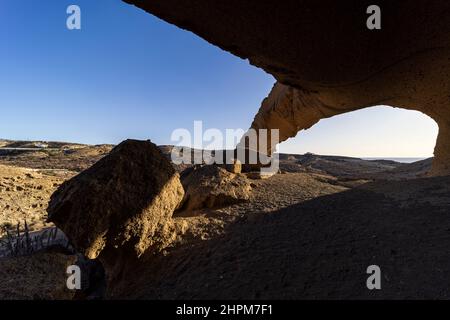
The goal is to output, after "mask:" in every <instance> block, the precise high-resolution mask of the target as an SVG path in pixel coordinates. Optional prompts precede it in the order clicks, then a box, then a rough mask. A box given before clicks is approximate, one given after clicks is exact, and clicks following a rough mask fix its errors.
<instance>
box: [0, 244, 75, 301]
mask: <svg viewBox="0 0 450 320" xmlns="http://www.w3.org/2000/svg"><path fill="white" fill-rule="evenodd" d="M75 261H76V256H73V255H64V254H61V253H56V252H46V253H43V252H41V253H37V254H34V255H32V256H26V257H17V258H5V259H0V299H1V300H17V299H20V300H23V299H34V300H42V299H46V300H70V299H72V298H73V296H74V291H71V290H68V289H67V287H66V279H67V274H66V270H67V267H68V266H69V265H72V264H74V263H75Z"/></svg>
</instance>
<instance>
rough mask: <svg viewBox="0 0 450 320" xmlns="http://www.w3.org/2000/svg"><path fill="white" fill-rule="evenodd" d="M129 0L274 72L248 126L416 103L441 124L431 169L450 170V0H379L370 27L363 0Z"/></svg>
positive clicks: (284, 134)
mask: <svg viewBox="0 0 450 320" xmlns="http://www.w3.org/2000/svg"><path fill="white" fill-rule="evenodd" d="M125 1H126V2H128V3H133V4H135V5H137V6H139V7H141V8H143V9H144V10H146V11H148V12H150V13H152V14H155V15H156V16H158V17H160V18H162V19H164V20H166V21H168V22H170V23H173V24H175V25H178V26H179V27H181V28H184V29H187V30H190V31H193V32H194V33H196V34H198V35H199V36H201V37H203V38H204V39H206V40H207V41H209V42H211V43H212V44H215V45H217V46H219V47H221V48H223V49H224V50H227V51H229V52H231V53H233V54H235V55H237V56H239V57H242V58H247V59H249V61H250V63H251V64H253V65H256V66H258V67H261V68H263V69H264V70H266V71H267V72H269V73H271V74H272V75H274V77H275V78H276V79H277V80H278V81H279V82H278V83H277V84H276V85H275V87H274V88H273V90H272V92H271V93H270V95H269V97H268V98H267V99H266V100H265V101H264V102H263V104H262V106H261V109H260V111H259V112H258V114H257V116H256V117H255V121H254V122H253V125H252V127H253V128H262V129H270V128H277V129H280V139H281V141H283V140H285V139H287V138H289V137H293V136H295V135H296V134H297V132H298V131H300V130H304V129H307V128H309V127H311V126H312V125H314V124H315V123H317V122H318V121H319V120H320V119H323V118H328V117H332V116H334V115H337V114H341V113H345V112H349V111H354V110H358V109H361V108H365V107H370V106H375V105H379V104H384V105H390V106H393V107H400V108H406V109H412V110H419V111H421V112H423V113H425V114H427V115H428V116H430V117H432V118H433V119H434V120H435V121H436V122H437V123H438V125H439V137H438V140H437V143H436V149H435V159H434V163H433V168H432V170H431V174H432V175H447V174H450V165H449V163H450V129H449V127H450V104H449V99H448V92H450V81H448V74H449V72H450V59H449V58H450V15H449V14H447V13H448V12H449V10H450V2H443V1H437V0H434V1H426V0H419V1H414V2H411V1H402V0H400V1H389V0H380V1H378V2H377V5H378V6H379V7H380V8H381V13H382V14H381V16H382V28H381V30H369V29H368V28H367V27H366V20H367V18H368V17H369V15H368V14H367V13H366V10H367V8H368V7H369V6H370V5H372V4H373V3H372V2H371V1H368V0H350V1H345V2H342V1H334V0H322V1H316V0H301V1H298V0H286V1H275V0H269V1H257V0H249V1H241V0H229V1H209V0H195V1H188V2H187V1H183V2H180V1H176V0H152V1H148V0H125ZM374 125H376V124H374ZM261 151H262V152H265V150H261Z"/></svg>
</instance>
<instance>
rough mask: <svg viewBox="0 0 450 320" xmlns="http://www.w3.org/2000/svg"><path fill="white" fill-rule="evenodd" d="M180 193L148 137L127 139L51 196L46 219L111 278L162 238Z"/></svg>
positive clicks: (167, 164) (173, 174) (175, 179)
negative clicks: (145, 138)
mask: <svg viewBox="0 0 450 320" xmlns="http://www.w3.org/2000/svg"><path fill="white" fill-rule="evenodd" d="M183 196H184V191H183V187H182V185H181V183H180V180H179V175H178V173H176V172H175V170H174V169H173V168H172V166H171V165H170V162H169V161H168V160H167V159H166V158H165V156H164V155H163V154H162V152H161V151H160V150H159V148H158V147H157V146H156V145H154V144H153V143H151V142H149V141H136V140H126V141H124V142H122V143H121V144H119V145H118V146H117V147H115V148H114V149H113V150H112V151H111V153H110V154H109V155H108V156H106V157H104V158H103V159H101V160H100V161H99V162H97V163H96V164H95V165H94V166H92V167H91V168H89V169H87V170H86V171H84V172H82V173H81V174H79V175H77V176H76V177H74V178H72V179H71V180H68V181H66V182H65V183H64V184H62V186H61V187H60V188H59V189H58V190H57V191H56V192H55V193H54V194H53V195H52V197H51V201H50V203H49V207H48V214H49V221H51V222H54V223H55V224H56V226H58V227H59V228H60V229H61V230H63V231H64V233H65V234H66V235H67V237H68V238H69V240H70V241H71V243H72V244H73V246H74V247H75V249H76V250H77V251H78V252H80V253H82V254H84V255H85V256H86V257H88V258H90V259H94V258H99V259H100V261H101V262H102V264H103V265H104V267H105V270H106V272H107V276H108V278H109V280H110V281H111V280H112V279H113V278H114V277H117V276H118V274H119V273H120V271H121V270H122V268H123V265H122V262H123V263H132V262H133V261H135V260H136V259H137V258H138V257H139V256H141V255H142V254H143V253H144V252H145V251H146V250H148V249H151V247H152V246H154V245H155V244H157V243H158V241H162V240H161V239H162V238H164V234H165V233H166V232H167V228H168V226H170V222H171V217H172V213H173V212H174V210H175V209H176V208H177V207H178V206H179V204H180V203H181V201H182V199H183Z"/></svg>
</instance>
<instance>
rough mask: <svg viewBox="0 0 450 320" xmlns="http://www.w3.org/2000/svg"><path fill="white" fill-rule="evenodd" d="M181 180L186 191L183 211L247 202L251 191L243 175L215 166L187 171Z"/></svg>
mask: <svg viewBox="0 0 450 320" xmlns="http://www.w3.org/2000/svg"><path fill="white" fill-rule="evenodd" d="M188 171H190V172H189V173H187V174H185V175H183V176H182V178H181V182H182V184H183V187H184V189H185V191H186V195H185V202H184V205H183V209H185V210H196V209H202V208H215V207H221V206H225V205H229V204H233V203H238V202H242V201H245V200H248V199H249V197H250V192H251V190H252V188H251V186H250V182H249V181H248V180H247V179H246V177H245V176H244V175H241V174H235V173H231V172H228V171H227V170H225V169H223V168H220V167H218V166H216V165H205V166H201V167H199V168H196V167H193V168H191V169H188Z"/></svg>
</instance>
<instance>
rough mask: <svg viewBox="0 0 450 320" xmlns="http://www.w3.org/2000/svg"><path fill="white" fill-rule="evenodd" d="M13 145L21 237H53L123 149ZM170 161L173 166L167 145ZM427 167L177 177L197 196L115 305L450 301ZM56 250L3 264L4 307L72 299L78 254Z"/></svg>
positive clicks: (13, 188)
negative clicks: (85, 181) (89, 175)
mask: <svg viewBox="0 0 450 320" xmlns="http://www.w3.org/2000/svg"><path fill="white" fill-rule="evenodd" d="M2 144H3V150H2V148H0V208H1V212H0V225H2V226H3V227H6V228H7V229H8V230H10V232H11V233H13V232H14V229H15V228H16V226H17V224H18V223H21V226H22V228H23V223H24V221H25V220H26V221H27V224H28V226H29V229H30V231H38V230H42V229H43V228H47V227H50V226H52V224H51V223H47V222H46V219H47V212H46V210H47V205H48V202H49V200H50V196H51V195H52V193H53V192H54V191H55V190H56V189H57V188H58V187H59V186H60V185H61V184H62V183H63V182H64V181H67V180H68V179H70V178H72V177H74V176H76V175H77V174H78V173H80V172H84V171H83V170H84V169H87V168H89V167H90V166H91V165H92V164H94V163H96V162H97V161H98V160H99V159H101V158H102V157H104V156H105V155H107V154H108V152H109V151H110V150H111V148H112V146H106V145H101V146H87V145H75V144H52V143H49V144H48V145H46V146H45V147H42V146H41V147H38V148H41V149H42V150H27V149H25V150H20V149H23V148H32V149H34V148H36V146H35V143H24V142H20V143H19V142H11V141H9V142H7V143H5V142H2ZM50 146H51V147H50ZM7 148H15V149H14V150H12V149H9V150H8V149H7ZM50 148H51V150H48V149H50ZM161 150H162V151H163V154H164V156H165V157H166V158H167V157H168V156H169V152H170V148H169V147H167V146H166V147H162V148H161ZM98 165H99V166H101V164H100V163H99V164H98ZM430 165H431V161H430V160H424V161H419V162H416V163H412V164H403V163H398V162H393V161H385V160H376V161H368V160H362V159H357V158H348V157H335V156H319V155H314V154H305V155H286V154H282V155H280V171H279V173H278V174H275V175H273V176H271V177H269V178H261V177H258V175H255V173H252V172H250V173H245V172H242V173H230V172H227V170H224V169H214V170H212V171H211V170H209V169H208V170H206V169H207V167H202V166H200V167H199V168H194V167H193V168H190V169H189V168H188V169H186V167H180V166H177V167H175V169H176V170H177V171H178V172H179V173H181V182H182V183H183V188H184V189H185V192H186V194H187V195H188V194H189V190H190V188H193V189H192V193H191V195H190V196H189V197H187V196H185V200H184V205H183V206H179V208H178V209H177V210H176V211H175V212H174V213H173V218H172V219H171V222H170V223H169V224H167V226H166V229H164V230H165V231H164V232H163V233H162V234H161V235H160V236H158V237H159V238H158V239H159V240H158V241H157V243H156V244H155V246H156V247H155V248H156V249H155V250H156V253H155V250H151V251H149V252H148V253H147V252H146V253H144V255H143V256H142V257H141V258H140V260H139V261H140V262H139V263H138V264H134V262H133V261H134V260H133V258H130V259H131V260H130V261H132V262H130V266H132V267H130V268H132V270H130V274H129V275H128V276H122V278H121V280H120V281H118V282H117V284H116V285H114V287H113V288H111V290H110V292H109V293H108V296H109V297H111V298H138V299H148V298H150V299H159V298H168V299H172V298H203V299H207V298H208V299H209V298H274V299H278V298H332V299H333V298H401V297H412V298H426V297H442V298H448V297H449V296H450V295H449V294H448V292H450V291H448V290H447V289H446V286H445V283H444V282H442V281H441V280H442V277H441V276H443V275H444V274H448V272H446V270H447V269H448V265H450V264H449V263H448V262H449V261H447V260H448V259H447V257H446V256H445V255H443V254H442V253H443V252H445V248H446V243H447V242H446V241H447V239H450V237H448V230H450V225H449V224H448V223H447V222H448V221H450V220H448V219H447V215H448V213H449V212H450V211H449V208H450V190H449V189H450V183H449V182H450V181H449V180H448V178H445V177H443V178H427V177H426V172H427V170H429V168H430ZM202 168H203V169H202ZM93 172H95V171H93ZM192 174H195V175H194V176H192V177H195V178H193V179H190V180H189V179H187V178H186V177H189V175H192ZM202 179H203V180H202ZM80 190H83V189H80ZM81 192H82V191H81ZM201 194H209V196H208V197H207V198H205V197H202V195H201ZM72 196H73V195H72ZM56 197H59V195H58V196H56ZM88 197H89V195H88ZM91 197H92V198H95V195H91ZM186 197H187V198H186ZM55 201H56V200H55V199H53V202H55ZM58 201H61V200H58ZM114 201H118V200H111V202H112V203H113V202H114ZM189 201H190V202H189ZM187 203H190V204H191V205H190V206H191V207H192V208H191V209H189V208H188V207H187ZM86 209H88V208H86ZM3 230H5V228H3ZM3 236H4V234H3ZM411 243H413V244H414V245H413V246H411V245H410V244H411ZM47 250H49V249H47ZM47 250H40V251H39V252H37V253H34V254H31V255H25V256H22V257H3V258H0V264H1V265H2V266H4V267H2V268H0V269H1V270H2V272H0V283H1V285H0V297H1V298H29V299H32V298H43V299H68V298H73V297H74V296H75V295H74V294H73V292H68V291H67V290H66V289H65V287H64V286H65V282H64V283H63V282H61V283H59V284H55V283H54V282H55V281H59V280H57V279H60V280H61V279H63V274H64V272H63V271H64V270H61V269H62V268H65V267H66V266H67V265H68V264H71V263H73V261H75V260H77V257H76V256H75V253H76V252H74V251H73V249H72V251H67V250H63V249H57V248H56V249H53V251H52V252H48V253H47V252H46V251H47ZM78 258H79V255H78ZM370 264H377V265H381V266H382V267H383V268H384V270H385V271H386V273H385V274H384V277H385V278H383V283H384V284H385V288H386V289H385V290H384V291H382V293H370V292H368V291H367V289H365V285H364V283H365V282H364V279H365V275H366V274H365V268H366V267H367V266H368V265H370ZM33 265H36V267H32V266H33ZM424 270H427V272H423V271H424ZM123 272H124V273H126V272H127V269H126V268H125V269H124V270H123ZM46 274H51V275H52V276H51V277H46V276H45V275H46ZM136 275H139V277H137V276H136ZM444 278H445V279H447V278H448V277H447V278H446V277H444ZM7 279H9V280H7ZM33 279H39V281H38V282H37V283H36V282H33V281H36V280H33ZM61 281H62V280H61ZM29 282H30V283H31V282H33V283H34V284H33V285H30V286H28V287H30V288H33V289H32V290H31V289H26V288H27V285H26V284H27V283H29ZM359 282H360V283H359ZM36 286H39V287H40V286H42V288H41V289H42V290H41V289H39V288H36ZM94 286H95V284H94ZM94 289H95V288H94ZM87 296H88V295H87ZM78 297H79V296H78Z"/></svg>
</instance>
